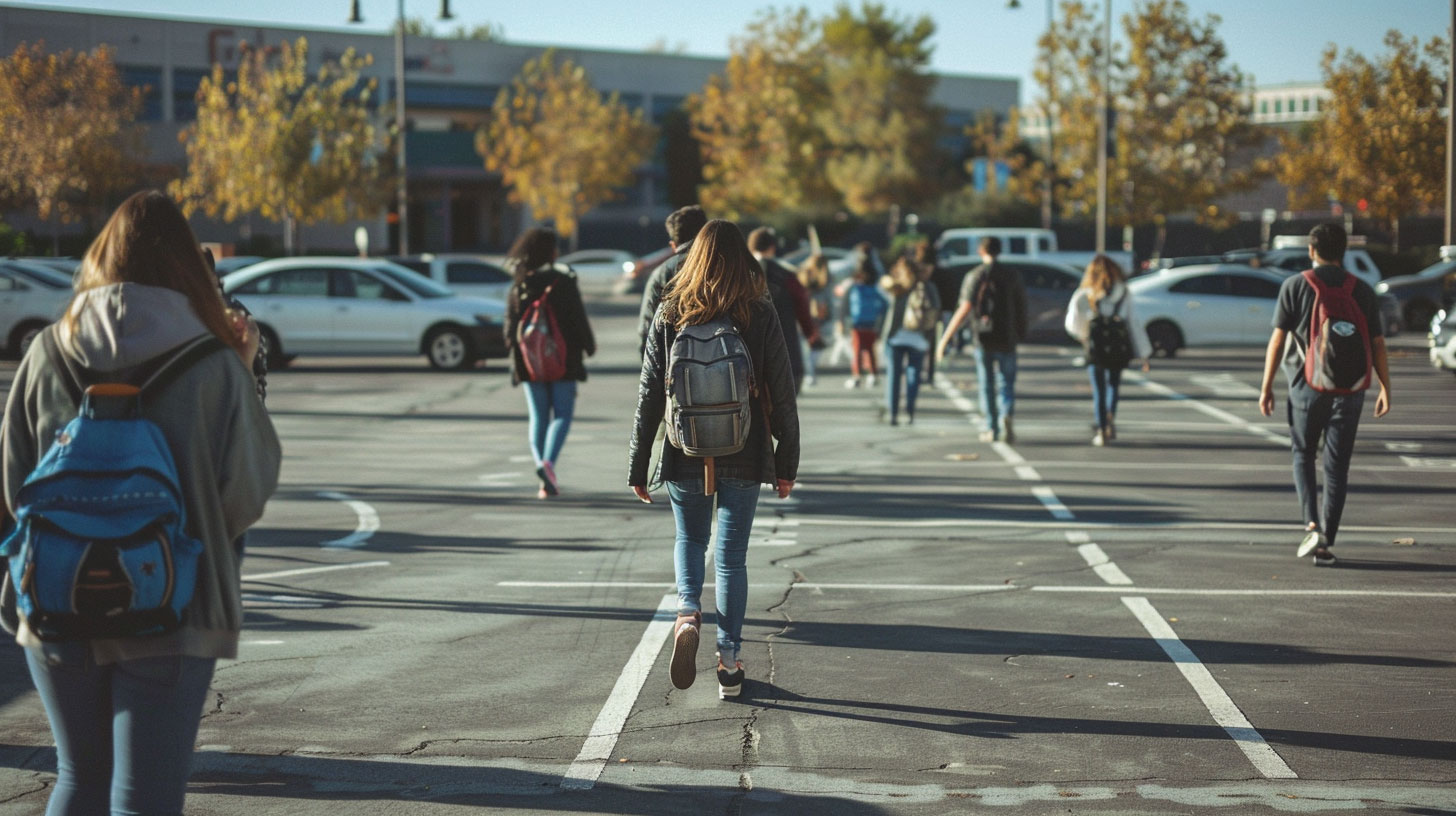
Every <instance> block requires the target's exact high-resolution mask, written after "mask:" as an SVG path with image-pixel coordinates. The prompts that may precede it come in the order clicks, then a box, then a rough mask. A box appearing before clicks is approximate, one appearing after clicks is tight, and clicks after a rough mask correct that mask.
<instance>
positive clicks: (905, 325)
mask: <svg viewBox="0 0 1456 816" xmlns="http://www.w3.org/2000/svg"><path fill="white" fill-rule="evenodd" d="M929 271H930V270H928V269H925V268H924V267H920V266H917V265H916V264H913V263H911V262H910V261H909V260H908V259H905V258H901V259H900V260H898V261H896V262H895V265H894V266H892V267H890V274H888V275H886V276H885V279H884V281H882V282H881V284H880V285H881V287H882V288H883V289H884V290H885V292H886V293H887V294H888V295H889V296H890V308H889V309H887V310H886V311H885V316H884V318H883V319H882V320H881V322H880V328H879V334H880V336H881V337H884V338H885V358H886V359H887V360H888V361H889V366H890V368H889V372H888V376H886V378H885V384H886V386H887V388H886V394H885V403H886V408H887V409H888V411H889V417H890V424H891V425H899V424H900V383H901V382H902V381H903V382H904V384H905V416H906V420H907V421H909V422H911V423H913V422H914V421H915V398H916V396H917V395H918V394H919V393H920V383H921V380H922V379H923V374H924V367H925V358H926V355H927V352H929V351H930V346H931V344H932V343H933V342H935V329H936V325H937V324H938V323H939V321H940V296H939V295H938V294H937V293H936V291H935V287H934V286H933V285H931V283H930V281H929V274H928V273H929Z"/></svg>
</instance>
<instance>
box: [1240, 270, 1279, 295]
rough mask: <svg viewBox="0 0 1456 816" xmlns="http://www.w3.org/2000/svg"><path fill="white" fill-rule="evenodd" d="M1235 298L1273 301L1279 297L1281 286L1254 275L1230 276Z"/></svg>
mask: <svg viewBox="0 0 1456 816" xmlns="http://www.w3.org/2000/svg"><path fill="white" fill-rule="evenodd" d="M1229 280H1230V282H1231V283H1232V284H1233V293H1234V297H1247V298H1261V299H1265V300H1272V299H1273V298H1276V297H1279V284H1277V283H1275V282H1274V281H1271V280H1268V279H1267V278H1260V277H1255V276H1254V275H1230V276H1229Z"/></svg>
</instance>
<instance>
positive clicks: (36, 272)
mask: <svg viewBox="0 0 1456 816" xmlns="http://www.w3.org/2000/svg"><path fill="white" fill-rule="evenodd" d="M0 267H3V268H5V269H8V270H10V271H11V272H14V273H15V274H16V275H19V276H20V277H21V278H23V279H24V280H27V281H30V282H33V283H35V284H36V285H37V286H43V287H46V288H49V289H65V290H66V291H68V292H69V291H70V290H71V286H72V283H73V281H74V280H75V278H73V277H72V275H73V274H74V273H72V272H62V271H61V270H60V269H58V268H56V267H55V266H52V265H51V264H45V263H40V262H38V261H35V260H32V259H29V258H8V259H6V260H3V261H0Z"/></svg>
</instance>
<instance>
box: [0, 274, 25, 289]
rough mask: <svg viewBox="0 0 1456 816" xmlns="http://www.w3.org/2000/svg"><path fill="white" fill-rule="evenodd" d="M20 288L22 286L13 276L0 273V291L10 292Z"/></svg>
mask: <svg viewBox="0 0 1456 816" xmlns="http://www.w3.org/2000/svg"><path fill="white" fill-rule="evenodd" d="M20 288H22V287H21V286H20V284H18V283H16V282H15V279H14V278H12V277H10V276H9V275H0V291H3V292H12V291H15V290H16V289H20Z"/></svg>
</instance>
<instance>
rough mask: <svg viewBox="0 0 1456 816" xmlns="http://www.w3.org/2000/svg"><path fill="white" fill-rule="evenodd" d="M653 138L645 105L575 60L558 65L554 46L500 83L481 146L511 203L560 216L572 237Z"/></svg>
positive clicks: (644, 155) (628, 175)
mask: <svg viewBox="0 0 1456 816" xmlns="http://www.w3.org/2000/svg"><path fill="white" fill-rule="evenodd" d="M655 138H656V131H655V129H654V128H653V127H652V125H650V124H648V123H647V122H646V121H645V120H644V119H643V116H642V111H640V110H630V109H628V108H627V106H626V105H623V104H622V102H621V100H620V99H618V97H617V95H616V94H615V93H614V94H612V95H611V96H610V97H608V98H606V99H603V98H602V94H601V92H600V91H598V90H596V89H595V88H593V87H592V84H591V81H590V79H589V78H588V77H587V74H586V70H585V69H583V68H582V67H581V66H579V65H577V64H575V63H573V62H572V61H571V60H562V61H561V63H560V64H559V65H558V64H557V63H556V55H555V52H554V51H549V50H548V51H547V52H546V53H544V54H542V55H541V56H540V57H537V58H536V59H533V60H530V61H528V62H527V63H526V64H525V66H524V67H522V69H521V72H520V73H519V74H518V75H516V77H515V79H513V80H512V81H511V84H510V86H509V87H507V88H503V89H501V93H500V97H499V98H498V99H497V100H496V104H495V107H494V109H493V110H492V112H491V120H490V122H489V123H488V124H487V125H486V126H485V127H484V128H482V129H481V130H480V131H479V132H478V133H477V134H476V138H475V147H476V150H477V151H478V152H479V153H480V155H481V156H482V157H484V159H485V167H486V169H488V170H493V171H496V172H498V173H500V174H501V177H502V178H503V179H504V181H505V183H506V185H507V186H509V187H510V199H511V201H512V202H515V203H524V204H526V205H527V206H529V207H530V208H531V212H532V213H533V214H534V215H535V216H536V218H538V219H543V220H544V219H551V220H554V221H555V222H556V229H557V230H558V231H559V232H560V233H561V234H562V235H566V236H570V237H571V238H572V240H573V242H574V241H575V237H576V228H577V223H578V221H579V220H580V218H581V216H582V215H584V214H585V213H587V212H589V211H591V210H592V209H593V208H595V207H596V206H598V205H599V204H602V203H603V202H606V201H610V200H612V199H614V198H616V197H618V192H617V191H618V189H619V188H621V187H624V186H626V185H628V184H631V183H632V182H633V180H634V179H635V178H636V172H637V168H638V167H639V166H641V165H642V163H643V162H645V161H646V160H647V159H648V157H649V156H650V155H651V150H652V146H653V144H654V140H655Z"/></svg>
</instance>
